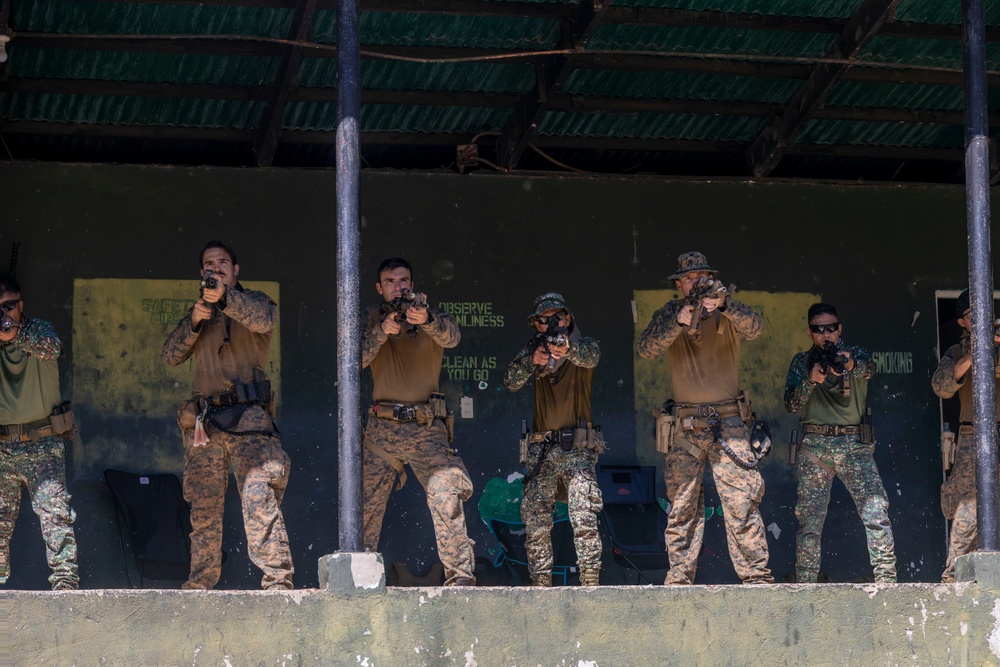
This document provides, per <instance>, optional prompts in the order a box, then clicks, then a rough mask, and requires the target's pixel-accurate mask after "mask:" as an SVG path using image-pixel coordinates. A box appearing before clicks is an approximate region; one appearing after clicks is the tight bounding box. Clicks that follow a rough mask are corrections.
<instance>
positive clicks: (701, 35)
mask: <svg viewBox="0 0 1000 667" xmlns="http://www.w3.org/2000/svg"><path fill="white" fill-rule="evenodd" d="M833 39H834V36H833V35H831V34H829V33H822V34H819V33H808V32H783V31H776V30H774V31H772V30H735V29H732V28H715V27H706V26H687V27H680V28H675V27H660V26H645V25H624V24H602V25H601V26H600V27H599V28H598V29H597V31H596V32H595V33H594V37H593V38H592V39H591V40H590V42H589V43H588V48H590V49H622V50H625V51H667V52H671V53H725V54H735V53H740V54H753V55H785V56H800V57H802V56H819V55H823V54H824V53H825V52H826V50H827V48H828V46H829V45H830V44H831V43H832V41H833Z"/></svg>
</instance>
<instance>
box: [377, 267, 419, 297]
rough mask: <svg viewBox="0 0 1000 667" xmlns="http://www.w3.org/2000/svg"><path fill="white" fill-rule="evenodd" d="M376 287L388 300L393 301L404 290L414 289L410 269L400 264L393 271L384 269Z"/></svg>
mask: <svg viewBox="0 0 1000 667" xmlns="http://www.w3.org/2000/svg"><path fill="white" fill-rule="evenodd" d="M375 289H376V290H378V293H379V294H381V295H382V298H383V299H385V300H386V301H392V300H393V299H395V298H396V297H397V296H401V295H402V293H403V290H410V291H413V279H412V278H411V277H410V270H409V269H407V268H406V267H403V266H400V267H397V268H395V269H392V270H391V271H383V272H382V275H381V276H379V281H378V282H377V283H375Z"/></svg>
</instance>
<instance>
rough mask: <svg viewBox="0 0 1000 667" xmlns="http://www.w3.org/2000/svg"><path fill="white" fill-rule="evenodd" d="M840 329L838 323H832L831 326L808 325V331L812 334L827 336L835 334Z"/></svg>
mask: <svg viewBox="0 0 1000 667" xmlns="http://www.w3.org/2000/svg"><path fill="white" fill-rule="evenodd" d="M839 328H840V322H834V323H833V324H810V325H809V331H812V332H813V333H814V334H828V333H837V329H839Z"/></svg>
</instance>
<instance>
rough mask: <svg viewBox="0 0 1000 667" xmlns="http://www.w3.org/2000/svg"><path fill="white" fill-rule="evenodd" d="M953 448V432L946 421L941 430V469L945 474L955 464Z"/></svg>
mask: <svg viewBox="0 0 1000 667" xmlns="http://www.w3.org/2000/svg"><path fill="white" fill-rule="evenodd" d="M955 449H956V443H955V434H954V433H952V432H951V430H950V429H949V428H948V424H947V422H946V423H945V425H944V430H942V431H941V469H942V470H943V471H944V474H945V475H947V474H948V471H949V470H951V467H952V466H953V465H955Z"/></svg>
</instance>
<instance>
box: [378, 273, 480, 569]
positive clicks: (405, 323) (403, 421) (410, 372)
mask: <svg viewBox="0 0 1000 667" xmlns="http://www.w3.org/2000/svg"><path fill="white" fill-rule="evenodd" d="M376 275H377V278H378V282H377V283H376V284H375V289H376V290H377V291H378V293H379V295H380V296H381V297H382V300H383V301H382V303H381V304H378V305H374V306H371V307H369V308H368V309H367V310H366V311H365V313H364V323H363V325H362V326H363V331H364V340H363V341H362V350H361V353H362V367H364V368H367V367H369V366H370V367H371V370H372V380H373V388H372V397H373V399H374V401H375V405H374V406H372V409H371V410H370V411H369V415H368V424H367V426H366V428H365V436H364V446H365V447H364V459H363V469H364V470H363V476H364V482H363V483H364V544H365V548H366V549H370V550H372V551H375V550H376V549H378V542H379V537H380V535H381V533H382V520H383V518H384V517H385V507H386V504H387V503H388V502H389V495H390V494H391V493H392V486H393V482H395V481H396V480H397V478H398V484H397V485H396V488H401V487H402V485H403V484H404V483H405V481H406V473H405V470H404V468H403V466H404V464H407V465H409V466H410V469H411V470H412V471H413V473H414V474H415V475H416V476H417V480H418V481H419V482H420V484H421V485H423V487H424V491H425V492H426V493H427V506H428V507H429V508H430V511H431V518H432V519H433V521H434V535H435V537H436V538H437V549H438V557H439V558H440V559H441V563H442V564H443V565H444V573H445V582H444V584H445V586H474V585H475V584H476V578H475V575H474V574H473V569H474V568H475V555H474V553H473V549H472V548H473V542H472V540H470V539H469V535H468V532H467V530H466V525H465V510H464V506H463V502H464V501H466V500H468V499H469V498H470V497H471V496H472V479H471V478H470V477H469V473H468V471H467V470H466V469H465V464H464V463H462V459H460V458H459V457H458V455H457V454H456V453H455V450H453V449H452V448H451V447H450V445H449V440H450V435H451V434H450V432H449V431H450V428H449V422H450V418H449V417H448V416H447V411H446V409H445V405H444V396H443V395H442V394H440V393H439V382H440V377H441V361H442V359H443V358H444V350H445V348H452V347H455V346H456V345H458V341H459V339H460V338H461V334H460V333H459V331H458V324H457V323H456V322H455V319H454V318H453V317H452V316H451V315H449V314H448V313H446V312H444V311H443V310H441V309H440V308H435V307H433V306H426V305H419V304H418V305H415V306H414V307H407V308H406V309H405V312H399V311H398V310H397V311H390V312H385V310H386V308H389V307H390V306H391V305H392V304H394V303H395V304H398V305H400V306H403V305H407V304H410V303H416V302H413V301H412V300H411V299H408V298H407V297H414V296H416V295H415V293H414V292H413V291H412V290H413V279H412V275H413V269H412V267H411V266H410V264H409V262H407V261H406V260H405V259H402V258H399V257H392V258H389V259H387V260H385V261H384V262H382V264H381V265H380V266H379V268H378V271H377V273H376ZM383 306H385V307H386V308H383Z"/></svg>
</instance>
